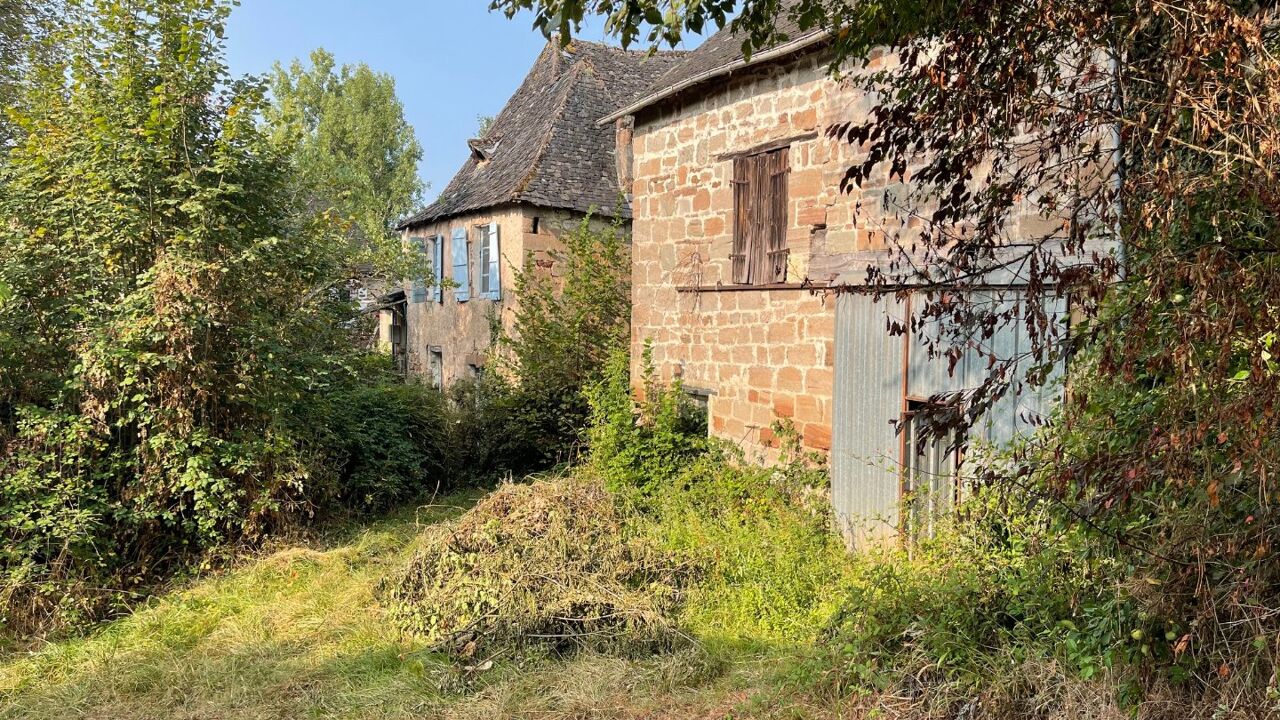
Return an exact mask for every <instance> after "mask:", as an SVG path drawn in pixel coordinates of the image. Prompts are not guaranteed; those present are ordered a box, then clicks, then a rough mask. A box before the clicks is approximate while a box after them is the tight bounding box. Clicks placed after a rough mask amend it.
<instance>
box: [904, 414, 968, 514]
mask: <svg viewBox="0 0 1280 720" xmlns="http://www.w3.org/2000/svg"><path fill="white" fill-rule="evenodd" d="M928 407H929V404H928V403H927V402H924V401H920V400H910V401H908V403H907V411H906V413H905V415H904V416H903V425H902V433H903V437H902V478H901V483H902V499H903V508H902V513H903V526H904V528H903V529H904V530H905V531H906V533H907V536H908V537H909V538H912V539H918V538H922V537H931V536H932V535H933V534H934V531H935V524H936V520H937V518H938V517H939V515H940V514H942V513H944V512H947V511H948V510H950V509H951V508H952V507H953V506H954V505H955V501H956V497H957V495H958V493H959V490H960V448H959V447H958V446H957V443H956V439H957V438H956V435H955V432H954V431H952V432H949V433H947V434H946V435H945V436H943V437H930V438H928V439H927V440H924V441H923V443H922V442H921V441H922V438H924V434H925V429H926V425H925V423H926V422H927V419H928V413H927V409H928Z"/></svg>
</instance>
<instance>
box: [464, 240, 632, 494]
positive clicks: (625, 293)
mask: <svg viewBox="0 0 1280 720" xmlns="http://www.w3.org/2000/svg"><path fill="white" fill-rule="evenodd" d="M560 242H561V243H562V244H563V248H559V249H555V250H551V251H549V252H548V253H546V256H545V257H541V258H535V257H534V256H533V255H532V254H531V255H530V256H529V257H528V258H526V261H525V264H524V266H523V267H522V268H521V269H520V270H518V271H517V272H516V274H515V282H516V287H515V294H516V295H517V296H518V297H519V298H520V304H519V306H518V307H517V308H516V310H515V321H514V323H513V324H512V331H511V332H510V334H507V335H502V336H500V337H499V340H498V348H499V352H498V353H497V355H496V359H497V361H498V366H499V368H500V374H501V375H503V376H504V377H505V378H506V379H505V380H501V381H500V380H497V379H493V380H487V381H488V382H491V383H497V382H500V383H503V385H504V386H502V387H498V388H496V389H499V390H501V391H502V393H503V395H504V396H503V397H502V398H501V400H500V401H499V403H498V404H499V405H500V406H501V407H502V408H503V409H504V411H505V412H507V413H508V414H509V415H510V416H511V422H510V428H509V432H508V437H507V439H506V440H505V441H504V442H505V444H506V445H507V446H508V448H509V450H508V451H507V453H506V454H507V456H508V457H509V458H510V459H511V460H512V461H518V462H512V463H510V464H508V465H506V469H508V470H513V471H516V472H521V471H524V472H528V471H531V470H536V469H542V468H546V467H548V466H550V465H552V464H554V463H557V462H563V461H564V460H567V459H569V458H570V457H572V454H573V453H574V450H575V448H576V446H578V445H579V444H581V443H582V441H583V440H584V436H585V434H586V432H585V431H586V426H587V421H588V415H589V407H588V405H587V400H586V396H585V391H586V389H587V388H588V387H590V386H591V385H593V384H595V383H597V382H599V380H600V379H601V377H602V376H603V373H604V367H605V364H606V361H607V360H608V358H609V356H610V355H611V354H612V353H615V352H621V351H623V350H624V349H625V348H626V347H627V344H628V343H629V341H630V333H629V331H628V328H629V324H628V323H629V320H630V317H631V282H630V279H631V255H630V253H629V251H628V247H627V237H626V232H625V229H624V227H623V225H622V223H621V222H619V221H615V222H613V223H611V224H609V225H601V224H600V223H599V221H597V220H595V219H594V218H592V217H590V216H588V217H586V218H583V219H582V221H581V222H580V223H579V224H578V225H577V227H575V228H574V229H573V230H572V231H570V232H566V233H564V234H563V235H562V236H561V237H560ZM548 267H549V268H550V269H548ZM520 446H522V449H518V448H520ZM513 451H514V452H513Z"/></svg>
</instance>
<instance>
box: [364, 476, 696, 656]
mask: <svg viewBox="0 0 1280 720" xmlns="http://www.w3.org/2000/svg"><path fill="white" fill-rule="evenodd" d="M422 542H423V544H422V549H421V550H420V551H419V552H417V553H416V554H415V555H414V557H413V559H412V560H411V561H410V563H409V565H408V567H407V568H406V569H405V570H404V571H403V572H402V573H401V574H400V575H399V576H398V577H396V578H394V579H392V581H391V582H390V583H389V584H388V585H387V587H386V589H385V595H386V598H387V601H388V603H389V605H390V608H391V615H392V617H393V618H394V619H395V621H396V622H397V623H399V624H400V626H401V627H402V628H403V629H404V630H405V631H407V632H410V633H414V634H417V635H420V636H422V637H423V638H425V639H426V640H427V642H429V643H431V644H432V645H433V646H434V647H435V648H436V649H437V650H442V651H447V652H449V653H451V654H453V655H455V656H458V657H471V656H478V657H481V658H484V657H491V656H493V655H495V654H498V653H500V652H503V651H507V650H520V649H528V648H532V647H542V648H548V649H551V650H553V651H559V652H567V651H574V650H578V649H584V648H589V649H592V650H597V651H608V652H636V651H645V652H647V651H652V650H654V649H659V648H666V647H670V646H672V645H673V644H674V643H675V642H676V641H677V639H678V634H677V633H676V631H675V626H674V623H673V620H672V616H673V613H674V610H675V609H676V607H677V601H678V599H679V593H678V588H679V585H680V583H681V582H682V578H683V574H684V573H683V570H682V568H681V565H680V563H678V562H677V561H676V559H675V558H674V557H673V556H671V555H669V554H666V553H662V552H660V551H658V550H657V549H656V548H655V547H654V546H653V545H652V544H650V543H647V542H646V541H645V540H643V539H642V538H636V537H632V536H631V535H630V533H629V532H628V530H627V527H626V516H625V514H624V513H623V512H622V511H621V510H620V508H619V506H618V505H617V503H616V502H615V500H614V498H613V497H612V496H610V494H609V493H608V492H606V491H605V490H604V489H603V487H601V486H600V484H599V483H598V482H596V481H593V480H591V479H589V478H574V477H568V478H557V479H553V480H543V481H538V482H534V483H531V484H528V485H511V484H508V485H504V486H502V487H501V488H499V489H498V490H497V491H495V492H494V493H492V494H490V495H489V496H488V497H487V498H486V499H484V500H483V501H481V502H480V504H478V505H477V506H476V507H475V508H473V509H472V510H470V511H469V512H467V513H466V514H465V515H463V516H462V517H461V518H459V519H458V520H457V521H455V522H452V523H449V524H447V525H444V526H439V527H435V528H432V529H431V530H429V531H428V532H427V534H426V536H425V538H424V539H423V541H422Z"/></svg>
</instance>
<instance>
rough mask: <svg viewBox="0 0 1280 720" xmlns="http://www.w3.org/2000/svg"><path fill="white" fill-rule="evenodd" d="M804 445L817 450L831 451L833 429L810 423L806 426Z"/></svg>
mask: <svg viewBox="0 0 1280 720" xmlns="http://www.w3.org/2000/svg"><path fill="white" fill-rule="evenodd" d="M804 444H805V445H807V446H808V447H811V448H813V449H815V450H823V451H826V450H830V449H831V428H830V427H829V426H827V425H819V424H817V423H809V424H808V425H805V426H804Z"/></svg>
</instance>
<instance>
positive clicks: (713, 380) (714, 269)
mask: <svg viewBox="0 0 1280 720" xmlns="http://www.w3.org/2000/svg"><path fill="white" fill-rule="evenodd" d="M778 29H779V30H780V31H781V33H782V35H783V36H785V37H787V38H788V39H786V40H785V41H783V42H782V43H780V44H777V45H775V46H773V47H770V48H767V49H764V50H760V51H758V52H756V53H754V54H753V55H752V56H751V57H750V58H749V59H748V58H745V57H743V55H742V52H741V39H740V38H735V37H734V36H733V35H732V34H731V32H730V31H729V30H727V29H726V30H724V31H721V32H720V33H718V34H716V35H715V36H713V37H711V38H710V39H708V40H707V41H706V42H705V43H704V44H703V45H702V46H700V47H699V48H698V49H696V50H694V51H693V52H691V53H689V54H688V55H687V56H686V57H685V58H684V59H683V60H681V61H680V62H679V63H678V64H677V65H676V66H675V67H673V68H672V69H670V70H669V71H667V72H666V73H665V74H663V75H662V76H661V77H659V78H658V79H657V80H656V81H655V82H654V83H653V84H652V85H651V86H650V87H649V89H648V90H646V91H645V92H644V93H643V94H642V95H641V96H640V97H639V98H638V99H637V100H635V101H634V102H632V103H629V104H628V105H626V106H625V107H622V108H620V109H619V110H618V111H617V112H614V113H611V114H609V115H607V116H605V117H604V118H603V119H602V121H601V124H602V126H605V127H614V128H615V129H616V130H618V132H619V134H620V135H621V136H622V137H628V136H629V137H631V154H632V162H631V167H633V168H634V173H633V177H632V178H631V185H632V193H633V200H632V207H633V213H634V219H633V224H632V238H633V244H632V259H633V266H632V269H633V272H632V293H633V297H632V299H633V310H632V357H633V363H634V365H633V370H636V371H638V370H639V362H640V359H639V358H640V356H641V349H642V348H643V347H645V346H649V347H651V350H652V359H653V363H654V366H655V368H656V369H657V370H658V372H659V373H660V374H661V379H662V380H671V379H674V378H679V379H680V380H681V381H682V385H683V387H684V388H685V389H686V391H687V392H689V393H690V394H691V395H693V396H695V397H696V398H698V399H699V400H700V401H701V402H702V403H705V405H706V407H707V409H708V420H709V425H710V429H711V432H712V434H714V435H716V436H719V437H721V438H724V439H727V440H730V441H732V442H734V443H737V444H740V445H742V446H743V447H745V448H746V449H747V450H748V453H749V455H752V456H756V455H760V456H763V457H764V458H765V459H769V458H771V457H774V456H776V453H777V447H778V444H779V438H777V437H775V433H774V430H773V427H772V426H773V424H774V422H775V421H776V420H779V419H785V420H790V421H791V423H792V424H793V426H794V428H795V430H796V431H798V433H799V435H800V439H801V441H802V443H803V445H804V446H805V447H806V448H808V449H810V450H814V451H819V452H821V453H823V454H826V455H828V456H829V457H830V459H831V470H832V500H833V503H834V505H835V508H836V511H837V515H838V517H839V518H840V520H841V522H842V524H843V527H844V530H845V531H846V533H847V535H848V537H849V539H850V540H851V542H854V543H857V542H858V541H859V539H860V538H864V537H867V536H868V535H873V536H883V535H885V534H886V533H892V532H895V531H897V530H902V529H905V527H906V525H908V524H909V521H908V519H909V518H910V517H911V516H912V513H911V512H909V511H907V505H905V504H904V502H905V501H907V500H908V499H909V498H918V497H920V491H921V489H922V488H925V487H927V488H928V489H930V491H931V494H932V497H933V498H934V499H936V500H939V501H944V502H945V501H946V499H947V497H948V496H953V495H954V494H955V493H956V492H959V483H958V477H959V475H958V468H959V466H960V462H961V460H962V453H963V452H964V451H963V449H962V448H963V447H964V446H965V444H967V443H969V441H970V440H971V439H982V440H989V441H993V442H1003V441H1006V440H1009V439H1011V438H1013V437H1014V436H1016V435H1017V434H1018V433H1019V432H1021V431H1022V430H1023V429H1025V428H1026V427H1027V426H1028V424H1029V423H1031V422H1034V418H1035V417H1036V416H1037V415H1038V414H1040V413H1042V412H1043V411H1044V410H1045V408H1047V407H1048V406H1049V405H1050V404H1051V402H1052V398H1053V397H1054V395H1053V391H1052V390H1048V391H1035V392H1027V393H1010V394H1009V395H1007V396H1006V397H1005V398H1004V399H1002V401H1001V403H999V404H998V405H997V406H996V407H994V408H993V409H992V411H991V412H990V413H989V415H988V416H986V417H985V418H984V419H983V420H982V422H980V423H978V424H977V425H975V427H974V428H973V429H972V431H971V433H970V434H969V435H967V436H966V438H965V442H964V443H961V442H951V441H948V442H945V443H933V444H932V445H930V446H928V447H925V446H922V445H921V444H917V443H916V442H914V440H913V438H915V437H916V432H917V430H918V429H919V428H916V427H915V425H916V424H917V423H922V422H927V417H926V416H927V413H922V412H921V411H922V409H924V408H926V407H927V406H928V405H929V403H930V402H931V401H932V400H931V399H932V398H934V397H936V396H937V395H939V394H942V393H953V392H959V391H963V390H965V389H967V388H969V387H972V386H973V385H974V384H978V383H981V381H982V376H983V373H984V371H985V365H984V364H983V363H982V362H981V359H982V358H981V357H980V355H979V354H976V353H974V354H973V356H972V357H970V355H965V356H964V357H961V358H959V359H958V360H957V362H956V363H955V364H954V365H953V366H950V367H949V366H948V363H947V362H936V361H932V360H931V358H930V355H929V353H928V352H927V349H926V346H927V343H928V340H929V338H927V337H924V336H923V335H920V334H918V333H917V332H916V331H915V330H911V331H909V332H907V333H906V334H905V335H897V336H890V334H889V333H888V332H887V328H888V326H890V325H891V324H896V325H897V326H898V327H909V326H910V323H909V321H908V318H909V317H913V314H912V313H913V310H912V307H913V304H912V294H911V293H903V294H902V295H899V296H898V297H897V298H894V297H887V298H883V299H880V300H879V301H878V302H877V299H876V298H875V297H874V296H873V293H871V292H868V290H869V288H867V287H865V283H866V279H867V268H868V266H869V265H876V266H882V265H881V264H883V263H884V262H885V261H886V260H887V259H888V258H889V245H888V243H886V239H885V238H886V232H892V231H894V226H893V225H892V223H893V222H896V219H895V215H896V214H895V213H893V212H884V210H885V209H886V208H890V207H891V204H897V203H899V202H900V201H899V199H898V198H900V197H905V196H906V195H905V193H906V192H907V190H908V188H906V187H904V185H903V182H901V181H898V182H893V181H891V179H890V177H889V175H888V170H887V168H886V169H884V170H883V171H882V172H881V173H880V174H879V175H877V176H873V177H869V178H866V179H864V181H863V182H862V183H861V185H860V186H859V187H857V188H854V189H853V191H852V192H849V193H843V192H841V190H840V188H841V184H842V183H841V181H842V180H843V179H844V177H845V173H846V171H847V169H848V168H849V167H850V166H852V165H858V164H861V163H863V162H864V161H865V160H866V157H865V155H860V153H865V151H864V150H863V149H861V148H860V147H858V146H856V145H853V144H850V143H847V142H843V141H841V140H839V139H834V138H832V137H829V136H828V134H827V133H826V129H827V128H829V127H831V126H832V125H836V124H839V123H844V122H855V123H856V122H862V121H865V119H866V118H867V117H868V115H869V112H870V110H871V108H872V106H873V104H874V102H875V100H874V98H873V97H871V96H869V95H868V94H867V93H865V92H864V91H861V90H859V89H858V88H857V87H856V86H854V85H851V84H847V83H845V82H842V81H839V80H837V79H834V78H833V77H832V75H831V74H830V72H829V67H830V63H831V57H832V56H831V51H830V42H829V40H830V38H829V36H828V35H827V34H826V33H825V32H824V31H821V30H813V31H802V30H801V29H800V28H799V27H797V26H795V25H794V23H791V22H789V21H788V20H786V19H783V18H780V20H779V26H778ZM890 61H891V58H889V57H886V56H883V55H880V54H873V55H872V56H871V57H869V58H868V59H867V62H868V67H869V68H870V69H871V70H875V69H877V68H880V67H883V64H884V63H886V62H890ZM623 151H625V148H623ZM908 174H909V173H908ZM1026 223H1031V224H1033V225H1034V227H1045V226H1046V223H1047V226H1048V227H1061V226H1063V222H1062V221H1061V220H1060V219H1059V220H1054V219H1050V218H1043V217H1039V216H1038V215H1036V214H1035V213H1033V212H1028V213H1026V214H1022V215H1019V217H1018V218H1017V219H1016V220H1015V222H1014V227H1012V228H1011V232H1012V235H1013V236H1015V237H1017V236H1020V235H1023V234H1026V230H1025V228H1024V225H1025V224H1026ZM897 227H898V228H901V227H902V226H897ZM904 231H905V232H912V231H913V229H912V226H911V225H910V224H908V225H907V226H906V228H905V229H904ZM1020 283H1025V280H1022V279H1020V278H1017V277H1001V278H992V279H991V281H990V282H987V283H985V284H984V285H983V288H984V289H983V290H980V291H978V290H974V289H973V288H972V287H959V286H958V287H957V288H955V289H953V292H965V293H970V292H981V293H989V295H990V302H992V303H1013V304H1012V305H1010V306H1009V307H1011V308H1015V309H1014V310H1013V311H1012V312H1019V310H1017V309H1016V308H1018V307H1020V306H1018V305H1017V300H1016V298H1017V297H1019V293H1021V292H1023V290H1022V289H1021V285H1020ZM975 300H977V301H978V302H982V303H985V302H988V297H987V295H982V296H981V297H975ZM1049 304H1050V305H1051V306H1052V307H1047V308H1045V314H1046V315H1047V316H1049V317H1051V318H1053V322H1058V321H1060V320H1065V308H1064V303H1062V302H1061V301H1060V299H1053V300H1050V301H1049ZM1022 333H1023V331H1022V330H1020V329H1019V325H1018V323H1016V322H1015V323H1012V324H1011V325H1010V327H1009V328H1008V329H1006V330H1002V331H1001V332H1000V333H998V334H997V336H996V337H994V338H989V339H988V340H989V341H990V342H991V343H992V344H993V345H995V346H999V348H997V349H998V350H999V351H1000V352H1002V353H1005V352H1007V353H1008V354H1009V355H1010V356H1011V357H1012V356H1016V354H1017V353H1018V352H1019V349H1020V348H1021V347H1023V343H1025V342H1026V338H1025V337H1024V336H1023V334H1022ZM633 381H634V378H633ZM921 418H924V419H921ZM912 502H915V501H914V500H913V501H912Z"/></svg>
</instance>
